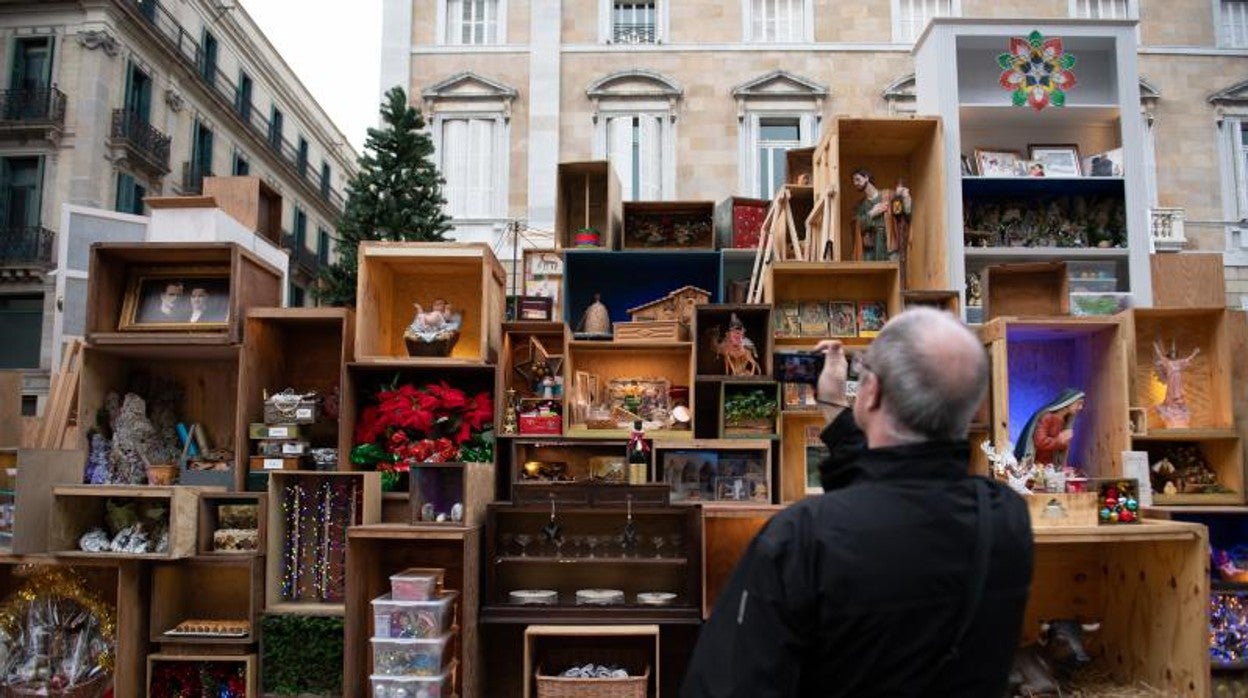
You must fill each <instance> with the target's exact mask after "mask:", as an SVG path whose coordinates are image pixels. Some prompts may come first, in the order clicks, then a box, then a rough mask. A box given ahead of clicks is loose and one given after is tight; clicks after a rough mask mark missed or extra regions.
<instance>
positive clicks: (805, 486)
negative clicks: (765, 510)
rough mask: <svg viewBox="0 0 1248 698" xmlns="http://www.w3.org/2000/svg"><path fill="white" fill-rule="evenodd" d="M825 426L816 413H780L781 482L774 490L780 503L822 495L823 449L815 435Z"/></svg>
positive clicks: (789, 502)
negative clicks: (820, 468)
mask: <svg viewBox="0 0 1248 698" xmlns="http://www.w3.org/2000/svg"><path fill="white" fill-rule="evenodd" d="M826 425H827V420H825V419H824V418H823V412H821V411H819V410H810V411H792V410H789V411H784V412H781V413H780V468H779V472H778V477H779V479H780V482H779V483H777V485H776V488H777V489H778V490H779V491H780V503H781V504H792V503H793V502H797V501H800V500H801V499H802V498H804V497H806V496H808V495H818V494H823V485H822V484H821V482H820V480H819V462H820V461H821V460H822V457H823V455H824V454H823V452H824V451H825V450H826V448H825V447H824V446H823V442H822V441H818V435H819V433H820V432H822V431H823V428H824V427H825V426H826ZM816 441H818V444H816V443H815V442H816ZM807 461H810V462H807Z"/></svg>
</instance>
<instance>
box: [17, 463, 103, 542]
mask: <svg viewBox="0 0 1248 698" xmlns="http://www.w3.org/2000/svg"><path fill="white" fill-rule="evenodd" d="M86 462H87V453H86V451H66V450H34V449H22V450H20V451H18V452H17V500H16V506H15V507H14V513H13V517H14V519H13V546H12V547H13V552H14V553H15V554H18V555H29V554H34V553H46V552H48V530H49V527H50V522H51V513H52V488H53V486H54V485H60V484H73V483H77V482H82V472H83V467H84V465H85V464H86Z"/></svg>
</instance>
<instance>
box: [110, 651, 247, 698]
mask: <svg viewBox="0 0 1248 698" xmlns="http://www.w3.org/2000/svg"><path fill="white" fill-rule="evenodd" d="M175 662H177V663H194V664H204V663H209V662H211V663H218V662H219V663H223V664H242V665H243V673H244V675H245V676H246V677H247V679H246V689H247V698H252V696H259V695H260V666H259V664H257V662H256V655H254V654H180V653H160V652H158V653H154V654H149V655H148V656H147V683H146V684H145V685H146V686H147V687H148V688H149V689H150V687H151V685H152V677H153V671H154V670H155V669H156V666H157V665H159V664H162V663H175ZM117 695H122V694H121V693H120V692H118V694H117ZM132 695H137V694H132ZM144 695H152V694H151V692H150V690H148V691H145V692H144Z"/></svg>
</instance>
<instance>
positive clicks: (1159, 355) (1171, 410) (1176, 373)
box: [1153, 341, 1200, 429]
mask: <svg viewBox="0 0 1248 698" xmlns="http://www.w3.org/2000/svg"><path fill="white" fill-rule="evenodd" d="M1199 353H1200V348H1199V347H1197V348H1195V349H1193V350H1192V353H1191V354H1188V355H1187V357H1186V358H1183V359H1180V358H1179V350H1178V348H1177V347H1176V346H1175V344H1174V342H1173V341H1171V342H1170V350H1169V351H1165V350H1163V349H1162V345H1161V342H1157V341H1154V342H1153V369H1154V370H1155V371H1156V373H1157V378H1158V379H1160V380H1161V381H1162V382H1163V383H1165V385H1166V396H1165V398H1164V399H1163V400H1162V401H1161V404H1159V405H1157V414H1159V415H1161V421H1162V422H1163V423H1165V425H1166V428H1167V429H1186V428H1188V427H1189V426H1191V423H1192V411H1191V410H1190V409H1189V408H1188V406H1187V400H1186V398H1184V396H1183V371H1185V370H1187V369H1188V367H1190V366H1191V365H1192V361H1193V360H1194V359H1195V358H1196V355H1197V354H1199Z"/></svg>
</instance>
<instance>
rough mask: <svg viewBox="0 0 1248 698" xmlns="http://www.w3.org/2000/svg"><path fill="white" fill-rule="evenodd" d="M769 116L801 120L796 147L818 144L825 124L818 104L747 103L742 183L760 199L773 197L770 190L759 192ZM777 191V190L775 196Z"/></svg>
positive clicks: (743, 120) (742, 187) (741, 152)
mask: <svg viewBox="0 0 1248 698" xmlns="http://www.w3.org/2000/svg"><path fill="white" fill-rule="evenodd" d="M765 119H796V120H797V123H798V144H797V145H796V146H794V147H796V148H809V147H812V146H814V145H815V144H816V143H818V140H819V139H818V135H817V134H818V133H819V129H820V127H821V123H822V120H823V119H822V114H821V112H820V111H819V109H818V107H816V106H813V105H812V106H809V107H798V106H796V105H794V106H791V107H785V108H776V107H769V106H767V105H764V104H759V105H750V104H748V102H747V105H746V109H745V112H744V114H743V115H742V117H741V119H740V146H739V149H738V152H739V163H740V177H739V182H738V184H739V186H740V190H741V191H746V192H751V195H752V196H754V197H756V198H771V197H768V196H767V195H766V192H763V191H759V189H758V183H759V167H760V164H761V163H760V162H759V159H758V152H759V135H760V131H761V125H762V122H763V120H765ZM774 196H775V194H774V192H773V194H772V197H774Z"/></svg>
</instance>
